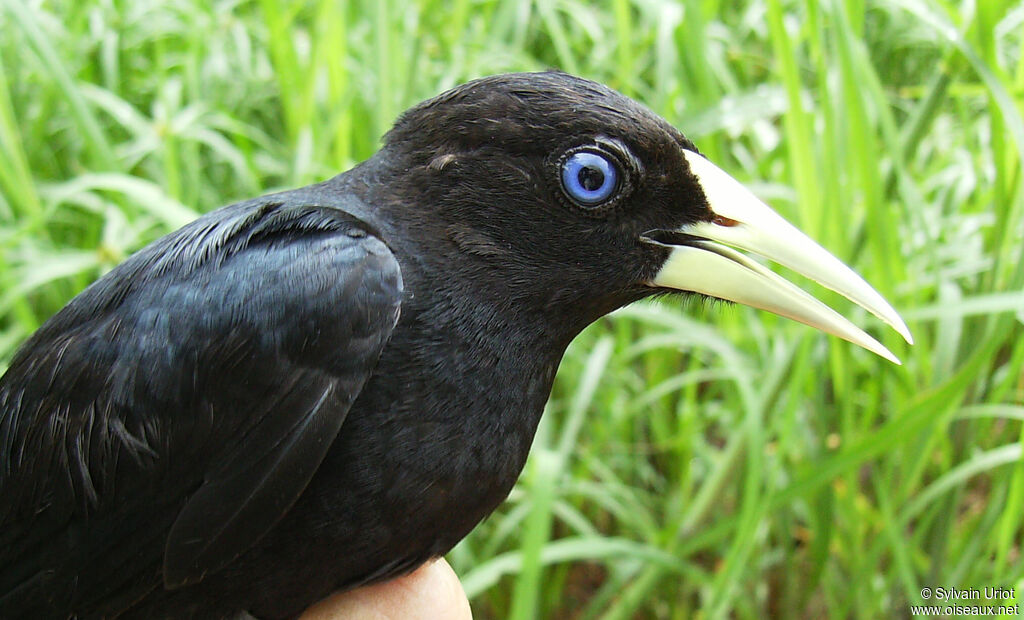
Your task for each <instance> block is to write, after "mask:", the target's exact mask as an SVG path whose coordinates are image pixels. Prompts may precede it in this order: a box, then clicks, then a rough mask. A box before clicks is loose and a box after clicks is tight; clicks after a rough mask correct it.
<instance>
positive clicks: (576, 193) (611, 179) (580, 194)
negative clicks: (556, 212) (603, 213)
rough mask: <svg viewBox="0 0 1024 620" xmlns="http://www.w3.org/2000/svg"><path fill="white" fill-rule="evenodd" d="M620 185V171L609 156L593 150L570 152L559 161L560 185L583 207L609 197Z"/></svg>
mask: <svg viewBox="0 0 1024 620" xmlns="http://www.w3.org/2000/svg"><path fill="white" fill-rule="evenodd" d="M618 185H619V170H618V168H617V167H616V164H615V163H614V161H613V160H612V159H610V158H609V157H608V156H606V155H603V154H601V153H595V152H593V151H579V152H577V153H573V154H572V155H570V156H569V157H567V158H566V159H565V160H564V161H563V162H562V188H563V189H564V190H565V193H566V194H568V195H569V198H572V199H573V200H574V201H576V202H577V203H579V204H580V205H581V206H584V207H594V206H597V205H599V204H600V203H602V202H604V201H606V200H608V199H609V198H611V196H612V194H613V193H615V188H616V187H618Z"/></svg>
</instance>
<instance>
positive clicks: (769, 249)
mask: <svg viewBox="0 0 1024 620" xmlns="http://www.w3.org/2000/svg"><path fill="white" fill-rule="evenodd" d="M683 154H684V156H685V157H686V161H687V162H688V163H689V165H690V171H691V172H692V173H693V174H694V176H696V177H697V180H698V181H699V182H700V186H701V189H702V190H703V191H704V195H705V196H706V198H707V201H708V206H710V207H711V210H712V211H713V212H714V213H715V218H714V219H713V220H712V221H710V222H699V223H697V224H693V225H690V226H686V227H684V228H681V229H679V230H673V231H665V232H669V233H671V234H672V240H671V241H669V242H665V241H663V240H661V239H658V240H654V239H648V241H650V242H652V243H661V244H663V245H668V246H669V247H671V248H672V251H671V253H670V254H669V257H668V259H667V260H666V261H665V264H664V265H663V266H662V267H661V269H660V270H659V271H658V273H657V274H656V275H655V276H654V278H653V279H652V280H651V281H650V282H648V284H650V285H651V286H657V287H663V288H672V289H677V290H684V291H693V292H696V293H702V294H704V295H709V296H711V297H717V298H719V299H726V300H729V301H735V302H737V303H741V304H745V305H748V306H753V307H755V308H760V309H762V310H768V311H769V312H774V313H775V314H778V315H781V316H784V317H788V318H791V319H793V320H796V321H800V322H801V323H805V324H807V325H810V326H811V327H816V328H818V329H820V330H822V331H824V332H828V333H830V334H832V335H834V336H839V337H840V338H842V339H844V340H848V341H849V342H852V343H854V344H856V345H859V346H861V347H864V348H865V349H867V350H868V351H872V352H874V353H877V354H878V355H880V356H882V357H884V358H885V359H887V360H889V361H891V362H893V363H895V364H899V363H900V361H899V360H898V359H897V358H896V356H895V355H893V354H892V352H890V351H889V349H887V348H885V347H884V346H882V344H881V343H879V342H878V341H877V340H875V339H874V338H872V337H871V336H869V335H867V334H866V333H864V331H862V330H861V329H860V328H858V327H857V326H855V325H854V324H853V323H851V322H850V321H848V320H846V319H845V318H843V317H842V316H841V315H840V314H839V313H837V312H836V311H835V310H832V309H831V308H829V307H828V306H826V305H825V304H823V303H822V302H820V301H818V300H817V299H815V298H814V297H811V296H810V295H809V294H807V293H805V292H804V291H802V290H800V289H799V288H797V287H796V286H795V285H793V284H792V283H790V282H788V281H786V280H784V279H783V278H782V277H780V276H778V275H776V274H775V273H774V272H772V271H770V270H768V269H767V268H766V267H764V266H762V265H761V264H760V263H757V262H755V261H753V260H751V259H749V258H747V257H746V256H744V255H743V254H740V253H739V252H737V251H736V250H734V249H733V248H738V249H740V250H747V251H749V252H754V253H756V254H759V255H761V256H763V257H764V258H767V259H769V260H772V261H775V262H777V263H779V264H781V265H783V266H785V267H788V268H789V269H792V270H793V271H796V272H797V273H800V274H802V275H804V276H807V277H808V278H811V279H812V280H814V281H816V282H817V283H818V284H821V285H822V286H825V287H827V288H830V289H832V290H833V291H836V292H837V293H839V294H841V295H843V296H844V297H846V298H847V299H849V300H850V301H853V302H854V303H856V304H857V305H859V306H861V307H862V308H864V309H865V310H867V311H868V312H870V313H871V314H874V315H875V316H876V317H878V318H879V319H881V320H882V321H883V322H884V323H885V324H887V325H889V326H890V327H892V328H893V329H895V330H896V331H897V332H899V334H900V335H901V336H903V338H904V339H905V340H906V341H907V342H908V343H910V344H913V338H912V337H911V335H910V330H908V329H907V325H906V324H905V323H904V322H903V319H901V318H900V316H899V315H898V314H896V311H895V310H893V308H892V306H890V305H889V304H888V302H886V301H885V300H884V299H883V298H882V296H881V295H879V294H878V292H877V291H876V290H875V289H873V288H871V286H870V285H869V284H868V283H867V282H865V281H864V280H863V278H861V277H860V276H858V275H857V274H856V273H854V272H853V270H852V269H850V268H849V267H847V266H846V265H844V264H843V263H842V262H840V261H839V259H837V258H836V257H835V256H832V255H831V254H829V253H828V252H827V251H825V249H824V248H822V247H821V246H820V245H818V244H817V243H815V242H814V241H813V240H811V238H810V237H808V236H807V235H805V234H803V233H802V232H800V231H799V230H797V229H796V228H795V227H794V226H793V225H792V224H790V223H789V222H787V221H786V220H784V219H782V217H781V216H780V215H779V214H777V213H775V211H773V210H772V209H771V208H770V207H769V206H768V205H766V204H764V203H763V202H761V201H760V200H758V199H757V197H755V196H754V194H752V193H751V192H750V190H748V189H746V188H745V187H743V186H742V185H741V184H740V183H739V182H738V181H736V180H735V179H733V178H732V177H730V176H729V175H728V174H726V173H725V172H723V171H722V170H721V169H719V168H718V167H717V166H715V165H714V164H712V163H711V162H709V161H708V160H707V159H705V158H704V157H702V156H700V155H698V154H697V153H694V152H692V151H686V150H684V151H683ZM729 246H732V247H729Z"/></svg>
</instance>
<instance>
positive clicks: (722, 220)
mask: <svg viewBox="0 0 1024 620" xmlns="http://www.w3.org/2000/svg"><path fill="white" fill-rule="evenodd" d="M711 221H712V222H713V223H715V224H718V225H719V226H729V227H732V226H739V225H740V223H739V222H737V221H736V220H734V219H731V218H728V217H725V216H724V215H716V216H715V219H713V220H711Z"/></svg>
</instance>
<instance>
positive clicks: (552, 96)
mask: <svg viewBox="0 0 1024 620" xmlns="http://www.w3.org/2000/svg"><path fill="white" fill-rule="evenodd" d="M597 136H609V137H617V138H620V139H623V140H626V141H627V142H629V143H631V144H633V145H634V146H636V147H638V148H640V150H648V149H650V148H651V147H654V146H655V144H657V143H661V144H664V143H665V142H671V143H674V144H675V145H676V146H680V147H683V148H690V149H693V148H694V147H693V145H692V143H690V142H689V140H687V139H686V138H685V137H683V135H682V134H680V133H679V131H678V130H676V129H675V128H674V127H672V126H671V125H669V124H668V123H667V122H665V121H664V120H662V119H661V118H660V117H658V116H657V115H655V114H654V113H653V112H651V111H650V110H648V109H647V108H646V107H644V106H642V105H640V104H638V103H636V102H635V101H633V100H632V99H629V98H628V97H625V96H623V95H621V94H619V93H617V92H615V91H614V90H612V89H610V88H608V87H606V86H603V85H601V84H598V83H597V82H591V81H589V80H584V79H582V78H578V77H575V76H572V75H569V74H566V73H560V72H546V73H514V74H506V75H495V76H491V77H486V78H482V79H479V80H474V81H472V82H468V83H466V84H464V85H462V86H459V87H457V88H454V89H452V90H450V91H448V92H445V93H443V94H441V95H439V96H437V97H435V98H433V99H430V100H427V101H425V102H423V103H421V104H419V105H417V106H415V107H413V108H411V109H409V110H408V111H406V112H405V113H404V114H403V115H402V116H401V117H400V118H399V119H398V121H397V122H396V123H395V126H394V128H393V129H392V130H391V131H390V132H388V134H387V136H385V144H387V145H389V146H399V145H401V146H402V147H405V148H408V147H410V146H413V147H414V148H415V147H423V146H428V145H430V146H434V147H440V148H442V149H444V150H449V151H451V150H455V151H460V150H465V149H474V148H480V147H487V146H495V147H501V148H502V149H504V150H507V151H512V152H520V153H546V152H550V151H551V150H553V149H555V148H558V147H559V146H563V145H562V144H560V143H561V142H565V141H566V140H567V139H570V140H571V139H577V140H579V139H586V138H592V137H597ZM645 143H651V144H645ZM645 147H646V148H645Z"/></svg>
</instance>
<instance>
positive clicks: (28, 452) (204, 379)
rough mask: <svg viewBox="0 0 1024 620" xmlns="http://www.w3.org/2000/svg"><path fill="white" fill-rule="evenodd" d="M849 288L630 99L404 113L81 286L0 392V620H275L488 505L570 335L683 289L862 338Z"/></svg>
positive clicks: (458, 531) (827, 262) (545, 96)
mask: <svg viewBox="0 0 1024 620" xmlns="http://www.w3.org/2000/svg"><path fill="white" fill-rule="evenodd" d="M733 248H738V249H742V250H748V251H752V252H755V253H757V254H760V255H762V256H764V257H766V258H769V259H772V260H774V261H777V262H779V263H781V264H783V265H786V266H788V267H790V268H792V269H794V270H795V271H797V272H800V273H803V274H805V275H807V276H809V277H811V278H813V279H814V280H816V281H818V282H819V283H821V284H822V285H824V286H826V287H830V288H832V289H834V290H836V291H839V292H840V293H842V294H844V295H845V296H847V297H849V298H850V299H852V300H853V301H855V302H857V303H858V304H860V305H862V306H863V307H865V308H866V309H868V310H870V311H871V312H872V313H874V314H876V315H877V316H878V317H880V318H881V319H882V320H883V321H884V322H886V323H887V324H889V325H890V326H892V327H894V328H895V329H897V330H898V331H899V332H900V333H901V334H903V335H904V336H906V337H907V339H908V341H909V334H908V332H907V329H906V327H905V325H904V324H903V322H902V321H901V320H900V318H899V316H898V315H897V314H896V312H895V311H894V310H893V309H892V308H891V307H890V306H889V305H888V304H887V303H886V302H885V301H884V300H883V299H882V298H881V297H880V296H879V295H878V293H876V292H875V291H874V290H873V289H872V288H871V287H870V286H868V285H867V284H866V283H865V282H864V281H863V280H862V279H860V278H859V277H858V276H856V275H855V274H854V273H853V272H852V271H851V270H849V269H848V268H847V267H845V266H844V265H842V264H841V263H840V262H839V261H838V260H837V259H835V258H834V257H832V256H831V255H830V254H828V253H827V252H826V251H825V250H823V249H822V248H821V247H820V246H818V245H817V244H815V243H814V242H813V241H811V240H810V239H808V238H807V237H805V236H804V235H803V234H801V233H800V232H798V231H797V230H796V229H795V228H793V227H792V226H790V225H789V224H787V223H786V222H785V221H784V220H783V219H782V218H780V217H779V216H778V215H776V214H775V213H774V212H773V211H771V210H770V209H769V208H768V207H767V206H766V205H764V204H763V203H761V202H760V201H758V200H757V199H756V198H755V197H754V196H753V195H752V194H750V193H749V192H748V191H746V190H744V189H743V188H742V187H741V186H740V185H739V184H738V183H737V182H736V181H734V180H732V179H731V178H730V177H728V176H727V175H726V174H725V173H723V172H722V171H721V170H719V169H718V168H716V167H715V166H713V165H712V164H711V163H709V162H708V161H707V160H706V159H704V158H703V157H702V156H701V155H700V154H699V152H698V151H697V149H696V147H695V146H694V145H693V143H691V142H690V141H689V140H687V139H686V138H685V137H684V136H683V135H682V134H681V133H680V132H679V131H677V130H676V129H675V128H673V127H672V126H671V125H669V124H668V123H667V122H665V121H664V120H662V119H661V118H659V117H658V116H656V115H655V114H653V113H652V112H651V111H649V110H648V109H646V108H645V107H643V106H641V105H639V104H637V103H635V102H633V101H632V100H630V99H628V98H626V97H624V96H622V95H620V94H618V93H616V92H614V91H612V90H610V89H608V88H606V87H604V86H601V85H599V84H596V83H594V82H590V81H587V80H583V79H580V78H577V77H573V76H570V75H567V74H564V73H538V74H516V75H500V76H494V77H489V78H484V79H481V80H477V81H474V82H470V83H468V84H466V85H463V86H460V87H458V88H455V89H454V90H451V91H449V92H447V93H444V94H442V95H440V96H438V97H436V98H434V99H431V100H429V101H427V102H425V103H422V104H420V105H418V106H416V107H414V108H412V109H410V110H409V111H407V112H406V113H404V114H403V115H402V116H401V118H400V119H399V120H398V122H397V123H396V124H395V126H394V128H393V129H392V130H391V131H390V132H389V133H388V134H387V136H386V137H385V140H384V146H383V148H382V149H381V150H380V151H379V152H378V153H377V154H376V155H374V156H373V157H372V158H371V159H369V160H367V161H366V162H364V163H362V164H360V165H358V166H356V167H355V168H353V169H352V170H349V171H348V172H346V173H344V174H341V175H339V176H337V177H335V178H333V179H331V180H329V181H325V182H323V183H319V184H317V185H312V186H309V187H305V188H302V189H297V190H293V191H288V192H284V193H279V194H274V195H270V196H264V197H262V198H256V199H254V200H250V201H247V202H243V203H239V204H235V205H232V206H228V207H224V208H222V209H220V210H217V211H214V212H211V213H209V214H207V215H205V216H203V217H200V218H199V219H197V220H195V221H194V222H192V223H190V224H188V225H187V226H185V227H183V228H182V229H180V230H178V231H176V232H173V233H171V234H169V235H167V236H166V237H164V238H162V239H160V240H158V241H156V242H154V243H152V244H151V245H149V246H147V247H146V248H144V249H143V250H141V251H140V252H138V253H137V254H135V255H134V256H132V257H131V258H129V259H128V260H126V261H125V262H124V263H123V264H121V265H120V266H118V267H117V268H115V269H114V270H112V271H111V272H110V273H108V274H107V275H106V276H104V277H103V278H101V279H100V280H99V281H97V282H96V283H94V284H93V285H92V286H90V287H88V288H87V289H86V290H85V291H83V292H82V293H81V294H80V295H78V296H77V297H76V298H75V299H73V300H72V301H71V302H70V303H69V304H68V305H67V306H66V307H65V308H64V309H62V310H61V311H60V312H58V313H57V314H56V315H54V316H53V317H52V318H51V319H50V320H49V321H47V322H46V323H45V324H44V325H43V326H42V327H41V328H40V329H39V330H38V331H37V332H36V333H35V334H34V335H33V336H32V337H31V338H30V339H29V340H28V341H27V342H26V343H25V344H24V345H23V346H22V347H21V348H20V350H19V351H18V352H17V354H16V355H15V356H14V359H13V361H12V362H11V365H10V367H9V369H8V370H7V373H6V374H5V375H4V377H3V378H2V380H0V450H2V454H0V497H2V502H0V616H2V617H4V618H67V617H79V618H97V617H122V618H143V617H145V618H150V617H155V618H186V617H197V618H216V617H229V616H234V615H236V614H237V613H239V612H241V611H247V612H249V613H251V614H252V615H254V616H256V617H259V618H289V617H294V616H295V615H297V614H298V613H300V612H301V611H302V610H303V609H304V608H305V607H307V606H309V605H310V604H312V603H314V602H316V601H317V600H319V599H322V598H324V597H325V596H327V595H328V594H330V593H331V592H333V591H336V590H344V589H350V588H353V587H356V586H359V585H361V584H366V583H370V582H374V581H380V580H384V579H387V578H390V577H394V576H397V575H400V574H403V573H407V572H409V571H411V570H413V569H414V568H416V567H417V566H419V565H420V564H422V563H423V562H424V561H426V560H428V559H430V558H433V557H436V556H440V555H442V554H444V553H445V552H447V551H448V550H449V549H451V548H452V546H453V545H455V544H456V543H457V542H458V541H459V540H460V539H461V538H463V537H464V536H465V535H466V534H467V533H468V532H469V531H470V530H471V529H472V528H473V527H474V526H475V525H476V524H477V523H478V522H479V521H480V520H481V519H483V518H484V517H486V516H487V515H488V514H489V513H490V512H491V511H493V510H494V508H495V507H496V506H497V505H498V504H499V503H500V502H501V501H502V500H503V499H504V498H505V497H506V495H507V494H508V492H509V490H510V489H511V488H512V485H513V483H514V482H515V480H516V477H517V476H518V475H519V472H520V470H521V468H522V466H523V463H524V461H525V460H526V455H527V451H528V449H529V447H530V443H531V440H532V438H533V435H534V431H535V429H536V426H537V422H538V419H539V418H540V415H541V411H542V409H543V406H544V403H545V400H546V399H547V397H548V394H549V392H550V389H551V382H552V379H553V377H554V375H555V369H556V368H557V366H558V363H559V360H560V359H561V357H562V354H563V352H564V351H565V348H566V346H567V345H568V344H569V342H570V341H571V340H572V339H573V337H574V336H576V334H578V333H579V332H580V330H582V329H583V328H584V327H585V326H587V324H589V323H591V322H592V321H594V320H595V319H597V318H599V317H601V316H602V315H604V314H606V313H608V312H610V311H612V310H614V309H616V308H618V307H620V306H623V305H625V304H628V303H630V302H633V301H635V300H638V299H640V298H643V297H648V296H650V295H654V294H658V293H664V292H666V291H668V290H670V289H671V290H678V291H689V292H691V294H702V295H707V296H711V297H716V298H721V299H726V300H732V301H737V302H740V303H744V304H749V305H753V306H756V307H760V308H764V309H767V310H771V311H773V312H776V313H779V314H782V315H785V316H788V317H791V318H794V319H796V320H799V321H803V322H805V323H808V324H810V325H813V326H816V327H818V328H821V329H823V330H825V331H828V332H830V333H833V334H836V335H838V336H840V337H843V338H845V339H847V340H850V341H851V342H854V343H856V344H859V345H861V346H863V347H865V348H867V349H870V350H871V351H874V352H876V353H878V354H879V355H882V356H884V357H886V358H888V359H890V360H893V361H895V358H894V357H893V356H892V354H891V353H889V351H888V350H886V349H885V348H884V347H883V346H882V345H881V344H879V343H878V342H876V341H875V340H874V339H872V338H871V337H870V336H868V335H866V334H865V333H863V332H862V331H861V330H859V329H858V328H856V327H854V326H853V325H852V324H851V323H849V322H848V321H847V320H846V319H844V318H842V317H841V316H839V315H838V314H836V313H835V312H834V311H832V310H830V309H829V308H828V307H826V306H824V305H823V304H821V303H820V302H818V301H816V300H815V299H814V298H812V297H811V296H809V295H807V294H806V293H804V292H802V291H801V290H799V289H798V288H796V287H795V286H793V285H792V284H790V283H788V282H787V281H785V280H783V279H782V278H781V277H779V276H777V275H775V274H774V273H773V272H771V271H769V270H767V269H766V268H764V267H762V266H761V265H760V264H759V263H757V262H754V261H752V260H750V259H748V258H746V257H745V256H744V255H742V254H740V253H739V252H737V251H736V250H735V249H733Z"/></svg>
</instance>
